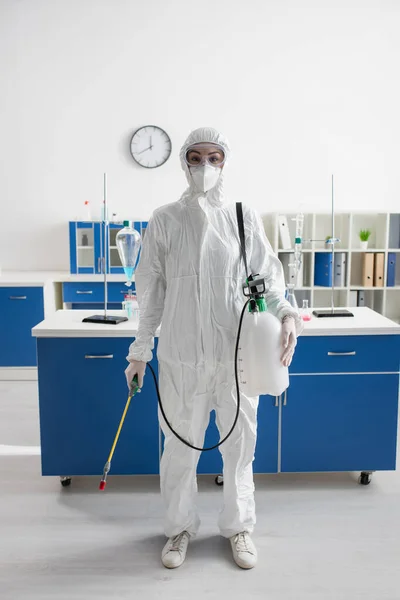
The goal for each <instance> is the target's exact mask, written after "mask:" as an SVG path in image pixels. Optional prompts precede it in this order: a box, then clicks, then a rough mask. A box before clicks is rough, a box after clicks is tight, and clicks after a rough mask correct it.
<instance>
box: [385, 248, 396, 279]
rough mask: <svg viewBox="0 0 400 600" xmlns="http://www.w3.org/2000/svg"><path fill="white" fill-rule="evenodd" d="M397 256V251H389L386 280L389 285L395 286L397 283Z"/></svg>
mask: <svg viewBox="0 0 400 600" xmlns="http://www.w3.org/2000/svg"><path fill="white" fill-rule="evenodd" d="M396 258H397V256H396V253H395V252H389V254H388V265H387V282H386V285H387V286H388V287H394V286H395V285H396Z"/></svg>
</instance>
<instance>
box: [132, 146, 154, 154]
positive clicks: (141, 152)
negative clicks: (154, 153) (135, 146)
mask: <svg viewBox="0 0 400 600" xmlns="http://www.w3.org/2000/svg"><path fill="white" fill-rule="evenodd" d="M146 150H151V146H150V147H149V148H145V149H144V150H141V151H140V152H135V153H134V154H143V152H146Z"/></svg>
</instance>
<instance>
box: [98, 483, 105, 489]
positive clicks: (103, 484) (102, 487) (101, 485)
mask: <svg viewBox="0 0 400 600" xmlns="http://www.w3.org/2000/svg"><path fill="white" fill-rule="evenodd" d="M105 489H106V482H105V481H100V485H99V490H105Z"/></svg>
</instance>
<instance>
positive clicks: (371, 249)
mask: <svg viewBox="0 0 400 600" xmlns="http://www.w3.org/2000/svg"><path fill="white" fill-rule="evenodd" d="M352 252H386V250H385V249H384V248H367V249H366V250H361V248H354V249H353V250H352Z"/></svg>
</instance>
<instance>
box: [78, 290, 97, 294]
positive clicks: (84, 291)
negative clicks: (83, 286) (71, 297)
mask: <svg viewBox="0 0 400 600" xmlns="http://www.w3.org/2000/svg"><path fill="white" fill-rule="evenodd" d="M76 293H77V294H93V290H83V291H81V290H76Z"/></svg>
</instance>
